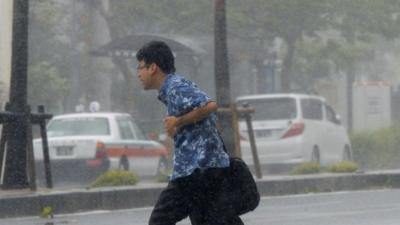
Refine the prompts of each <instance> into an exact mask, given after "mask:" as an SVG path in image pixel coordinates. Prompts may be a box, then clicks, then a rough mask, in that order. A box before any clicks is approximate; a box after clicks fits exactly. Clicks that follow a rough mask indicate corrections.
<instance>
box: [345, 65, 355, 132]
mask: <svg viewBox="0 0 400 225" xmlns="http://www.w3.org/2000/svg"><path fill="white" fill-rule="evenodd" d="M353 83H354V67H353V66H351V65H350V68H349V70H348V71H347V74H346V92H347V93H346V95H347V130H348V131H349V132H351V131H352V130H353Z"/></svg>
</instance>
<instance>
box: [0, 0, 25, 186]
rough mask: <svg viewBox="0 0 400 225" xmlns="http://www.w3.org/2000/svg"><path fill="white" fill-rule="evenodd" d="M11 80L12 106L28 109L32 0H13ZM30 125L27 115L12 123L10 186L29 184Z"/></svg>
mask: <svg viewBox="0 0 400 225" xmlns="http://www.w3.org/2000/svg"><path fill="white" fill-rule="evenodd" d="M13 11H14V15H13V32H12V56H11V84H10V99H9V101H10V102H9V108H8V109H6V110H7V111H10V112H12V113H15V114H20V115H29V114H27V113H30V112H27V111H28V107H27V67H28V15H29V1H27V0H14V10H13ZM27 128H28V121H27V120H26V119H18V120H15V121H14V122H13V123H10V129H9V134H8V135H9V136H8V137H9V139H8V142H7V154H6V155H5V156H6V158H5V162H6V164H5V171H4V181H3V187H4V188H7V189H17V188H27V187H28V186H29V183H28V175H27V150H26V146H27Z"/></svg>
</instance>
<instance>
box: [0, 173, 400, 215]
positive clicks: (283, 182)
mask: <svg viewBox="0 0 400 225" xmlns="http://www.w3.org/2000/svg"><path fill="white" fill-rule="evenodd" d="M256 182H257V186H258V188H259V191H260V194H261V195H262V196H277V195H289V194H302V193H311V192H333V191H344V190H365V189H376V188H385V187H387V188H398V187H400V172H399V171H396V172H378V173H376V172H375V173H366V174H359V173H354V174H325V175H324V174H321V175H302V176H284V177H272V178H263V179H259V180H257V181H256ZM165 186H166V184H155V185H154V186H153V187H137V186H134V187H116V188H99V189H91V190H84V189H83V190H72V191H65V192H62V191H59V192H56V191H52V192H47V193H45V192H35V193H30V194H26V195H24V196H15V195H14V196H4V197H0V218H10V217H23V216H38V215H40V212H41V210H42V209H43V208H44V207H49V206H50V207H52V209H53V212H54V214H66V213H76V212H84V211H93V210H116V209H128V208H138V207H151V206H153V205H154V203H155V201H156V200H157V198H158V195H159V194H160V192H161V191H162V189H163V188H164V187H165Z"/></svg>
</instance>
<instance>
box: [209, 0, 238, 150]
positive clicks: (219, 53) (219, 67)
mask: <svg viewBox="0 0 400 225" xmlns="http://www.w3.org/2000/svg"><path fill="white" fill-rule="evenodd" d="M225 8H226V5H225V0H215V8H214V10H215V12H214V69H215V89H216V97H217V103H218V105H219V107H221V108H230V105H231V93H230V79H229V65H228V48H227V40H226V10H225ZM218 119H219V124H220V125H221V133H222V134H221V135H222V138H223V139H224V142H225V146H226V148H227V151H228V153H229V154H230V155H235V141H234V134H233V126H232V113H220V114H219V115H218Z"/></svg>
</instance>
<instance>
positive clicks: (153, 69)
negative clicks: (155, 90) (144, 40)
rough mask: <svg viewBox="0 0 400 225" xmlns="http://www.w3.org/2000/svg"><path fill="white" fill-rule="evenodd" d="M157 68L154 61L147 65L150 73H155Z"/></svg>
mask: <svg viewBox="0 0 400 225" xmlns="http://www.w3.org/2000/svg"><path fill="white" fill-rule="evenodd" d="M158 69H159V68H158V66H157V64H155V63H152V64H150V66H149V70H150V73H155V72H157V70H158Z"/></svg>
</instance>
